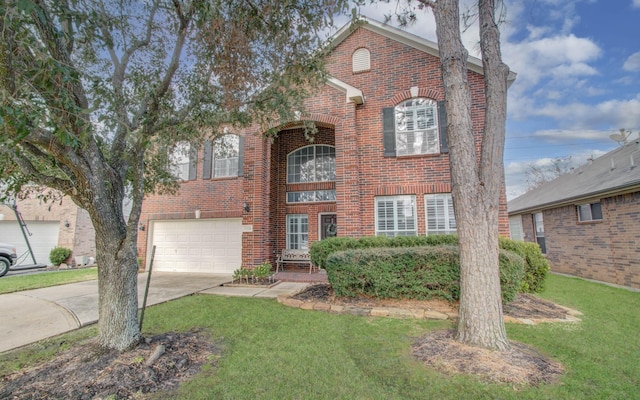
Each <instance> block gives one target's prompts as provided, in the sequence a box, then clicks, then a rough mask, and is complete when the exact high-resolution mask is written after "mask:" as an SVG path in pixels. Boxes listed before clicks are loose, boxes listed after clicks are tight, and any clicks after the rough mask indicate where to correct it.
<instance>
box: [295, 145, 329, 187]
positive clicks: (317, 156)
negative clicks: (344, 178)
mask: <svg viewBox="0 0 640 400" xmlns="http://www.w3.org/2000/svg"><path fill="white" fill-rule="evenodd" d="M335 180H336V149H335V148H334V147H333V146H327V145H312V146H306V147H302V148H300V149H298V150H296V151H294V152H292V153H290V154H289V156H288V157H287V183H302V182H324V181H335Z"/></svg>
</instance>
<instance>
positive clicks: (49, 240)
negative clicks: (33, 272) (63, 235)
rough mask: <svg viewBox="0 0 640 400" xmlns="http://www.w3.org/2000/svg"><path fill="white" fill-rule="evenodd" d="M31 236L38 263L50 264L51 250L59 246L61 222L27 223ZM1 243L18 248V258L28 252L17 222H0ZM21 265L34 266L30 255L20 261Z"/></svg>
mask: <svg viewBox="0 0 640 400" xmlns="http://www.w3.org/2000/svg"><path fill="white" fill-rule="evenodd" d="M26 222H27V228H28V231H29V232H30V233H31V236H29V243H30V244H31V249H32V250H33V254H34V255H35V258H36V262H37V263H40V264H47V265H48V264H50V263H51V262H50V261H49V253H50V252H51V249H53V248H54V247H56V246H57V245H58V235H59V233H60V222H59V221H26ZM0 242H5V243H10V244H13V245H15V246H16V250H17V252H18V256H22V255H23V254H25V253H27V252H28V247H27V243H26V242H25V240H24V236H23V234H22V231H21V230H20V225H19V224H18V222H17V221H0ZM20 262H21V264H33V259H32V258H31V256H30V255H28V254H27V255H26V258H21V259H20Z"/></svg>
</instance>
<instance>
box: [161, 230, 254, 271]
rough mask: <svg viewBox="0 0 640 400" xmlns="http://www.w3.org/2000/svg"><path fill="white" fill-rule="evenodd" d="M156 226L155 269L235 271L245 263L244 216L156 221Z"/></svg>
mask: <svg viewBox="0 0 640 400" xmlns="http://www.w3.org/2000/svg"><path fill="white" fill-rule="evenodd" d="M152 225H153V227H152V229H153V231H152V235H151V244H153V245H155V246H156V254H155V258H154V261H153V270H154V271H172V272H210V273H232V272H233V271H234V270H236V269H238V268H240V266H241V264H242V219H241V218H220V219H202V220H200V219H199V220H180V221H156V222H154V223H153V224H152ZM150 249H151V246H149V251H150ZM149 254H151V253H150V252H149Z"/></svg>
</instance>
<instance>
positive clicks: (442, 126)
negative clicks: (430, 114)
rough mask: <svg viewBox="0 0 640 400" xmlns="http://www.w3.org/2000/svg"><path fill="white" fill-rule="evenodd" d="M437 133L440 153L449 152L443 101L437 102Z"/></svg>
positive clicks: (445, 112) (445, 111)
mask: <svg viewBox="0 0 640 400" xmlns="http://www.w3.org/2000/svg"><path fill="white" fill-rule="evenodd" d="M438 132H439V134H440V153H448V152H449V136H448V134H447V110H446V109H445V107H444V101H439V102H438Z"/></svg>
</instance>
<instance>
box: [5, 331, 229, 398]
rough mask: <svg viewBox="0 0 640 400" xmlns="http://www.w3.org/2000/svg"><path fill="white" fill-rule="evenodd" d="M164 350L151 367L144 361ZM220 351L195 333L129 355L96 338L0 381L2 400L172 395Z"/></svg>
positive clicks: (168, 336) (171, 336) (152, 342)
mask: <svg viewBox="0 0 640 400" xmlns="http://www.w3.org/2000/svg"><path fill="white" fill-rule="evenodd" d="M159 345H162V346H164V353H163V354H162V355H161V356H160V357H159V358H158V359H157V360H156V361H154V362H153V363H152V364H151V365H147V360H149V358H150V356H151V355H152V354H153V353H154V351H156V350H157V349H158V346H159ZM220 353H221V350H220V349H219V348H218V347H217V346H216V345H215V344H213V343H211V342H210V341H209V340H208V339H206V338H205V337H204V335H203V334H201V333H199V332H187V333H165V334H162V335H158V336H154V337H152V338H149V339H147V340H145V341H144V342H143V343H142V344H140V345H139V346H138V347H136V348H135V349H133V350H131V351H128V352H124V353H121V352H117V351H109V352H105V351H104V350H103V349H102V348H100V347H99V346H97V344H96V341H95V339H91V340H88V341H86V342H84V343H81V344H78V345H75V346H74V347H73V348H71V349H69V350H67V351H64V352H63V353H61V354H60V355H59V356H57V357H55V358H54V359H53V360H51V361H49V362H47V363H45V364H42V365H39V366H37V367H35V368H32V369H28V370H26V371H25V370H23V371H20V372H17V373H14V374H11V375H9V376H4V377H2V387H1V388H0V398H2V399H34V400H35V399H38V400H40V399H106V398H109V399H141V398H145V397H146V396H147V395H148V394H151V393H158V392H160V393H166V392H171V391H174V390H175V389H176V388H177V387H178V385H179V383H180V382H181V381H184V380H187V379H189V378H190V377H191V376H193V375H195V374H197V373H198V372H199V371H200V367H201V366H202V365H203V364H204V363H211V362H212V360H211V359H212V357H211V356H212V355H217V354H220Z"/></svg>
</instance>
